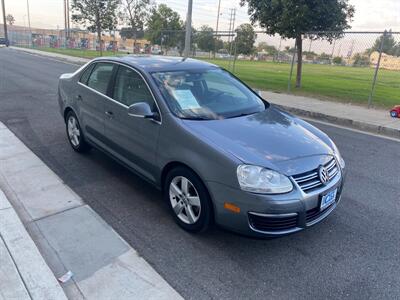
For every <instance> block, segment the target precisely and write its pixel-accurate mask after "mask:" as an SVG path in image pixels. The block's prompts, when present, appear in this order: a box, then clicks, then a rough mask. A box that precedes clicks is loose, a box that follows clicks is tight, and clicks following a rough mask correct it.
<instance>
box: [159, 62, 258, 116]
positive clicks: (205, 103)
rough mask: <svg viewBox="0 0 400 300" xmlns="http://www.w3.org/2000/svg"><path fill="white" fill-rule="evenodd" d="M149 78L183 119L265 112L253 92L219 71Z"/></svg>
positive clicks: (184, 72) (160, 74) (179, 72)
mask: <svg viewBox="0 0 400 300" xmlns="http://www.w3.org/2000/svg"><path fill="white" fill-rule="evenodd" d="M152 75H153V78H154V79H155V81H156V82H157V85H158V87H159V88H160V90H161V93H162V94H163V96H164V98H165V99H166V101H167V103H168V106H169V107H170V109H171V110H172V111H173V112H174V114H175V115H177V116H178V117H180V118H183V119H199V120H217V119H225V118H234V117H239V116H243V115H249V114H254V113H257V112H260V111H263V110H265V103H264V102H263V101H262V100H261V99H260V98H259V97H258V96H257V95H256V94H255V93H254V92H253V91H251V90H250V89H249V88H248V87H246V86H245V85H244V84H243V83H241V82H240V81H239V80H237V79H236V78H235V77H233V76H232V75H231V74H230V73H228V72H226V71H224V70H221V69H207V70H194V71H174V72H157V73H153V74H152Z"/></svg>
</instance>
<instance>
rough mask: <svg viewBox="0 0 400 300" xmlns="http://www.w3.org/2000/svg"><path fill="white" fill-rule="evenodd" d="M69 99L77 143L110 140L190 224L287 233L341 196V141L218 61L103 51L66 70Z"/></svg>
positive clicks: (104, 146) (66, 111) (71, 134)
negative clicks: (278, 104)
mask: <svg viewBox="0 0 400 300" xmlns="http://www.w3.org/2000/svg"><path fill="white" fill-rule="evenodd" d="M58 99H59V104H60V112H61V114H62V116H63V118H64V120H65V123H66V132H67V136H68V139H69V142H70V144H71V146H72V148H73V149H74V150H75V151H77V152H85V151H88V150H89V149H91V148H92V147H95V148H97V149H100V150H101V151H104V152H105V153H107V154H108V155H110V156H111V157H112V158H114V159H115V160H117V161H118V162H120V163H121V164H123V165H125V166H126V167H127V168H129V169H130V170H132V171H133V172H135V173H137V174H138V175H140V176H142V177H143V178H144V179H146V180H147V181H149V182H150V183H152V184H154V185H155V186H156V187H157V188H159V189H161V190H162V192H163V197H164V198H165V201H166V202H167V203H168V206H169V208H170V211H171V214H172V216H173V217H174V219H175V220H176V222H177V223H178V225H180V226H181V227H182V228H184V229H185V230H188V231H191V232H200V231H204V230H206V229H207V228H208V227H209V226H210V225H211V224H213V223H214V222H215V223H217V224H219V225H221V226H223V227H225V228H227V229H230V230H233V231H236V232H239V233H243V234H247V235H252V236H267V237H273V236H280V235H285V234H289V233H293V232H297V231H300V230H302V229H305V228H307V227H310V226H312V225H314V224H316V223H318V222H320V221H321V220H323V219H324V218H325V217H327V216H328V215H329V214H330V213H331V212H332V211H333V210H334V209H335V208H336V206H337V204H338V203H339V201H340V198H341V194H342V189H343V182H344V177H345V162H344V160H343V158H342V157H341V155H340V153H339V150H338V149H337V147H336V146H335V144H334V143H333V142H332V140H331V139H330V138H329V137H328V136H327V135H326V134H324V133H323V132H321V131H320V130H318V129H317V128H315V127H313V126H312V125H310V124H309V123H307V122H305V121H303V120H301V119H299V118H296V117H294V116H292V115H290V114H288V113H286V112H284V111H282V110H280V109H278V108H277V107H274V106H273V105H271V104H269V103H268V102H267V101H265V100H264V99H262V98H261V97H260V96H259V95H258V94H257V93H256V92H254V91H253V90H252V89H250V88H249V87H248V86H246V84H244V83H243V82H241V81H240V80H239V79H238V78H236V77H235V76H233V75H232V74H230V73H229V72H227V71H225V70H223V69H221V68H219V67H217V66H215V65H212V64H209V63H205V62H200V61H197V60H192V59H181V58H170V57H157V56H126V57H122V58H98V59H95V60H93V61H91V62H89V63H88V64H86V65H84V66H83V67H82V68H80V69H79V70H77V71H76V72H75V73H72V74H63V75H62V76H61V77H60V82H59V97H58Z"/></svg>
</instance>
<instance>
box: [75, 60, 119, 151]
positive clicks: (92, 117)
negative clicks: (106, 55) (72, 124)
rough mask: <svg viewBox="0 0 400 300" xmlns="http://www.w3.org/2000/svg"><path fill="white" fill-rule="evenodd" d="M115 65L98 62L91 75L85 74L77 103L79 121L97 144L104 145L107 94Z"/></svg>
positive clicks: (87, 135)
mask: <svg viewBox="0 0 400 300" xmlns="http://www.w3.org/2000/svg"><path fill="white" fill-rule="evenodd" d="M114 66H115V65H114V64H113V63H108V62H98V63H95V65H94V66H93V67H92V69H91V70H88V72H89V71H90V74H87V73H86V72H85V73H83V75H82V77H81V79H80V81H79V84H78V86H79V87H78V93H77V95H76V101H77V103H78V105H77V106H78V107H79V119H80V123H81V127H83V131H84V134H85V136H86V137H87V138H88V139H90V140H92V141H93V142H95V143H98V144H100V145H101V146H102V145H104V119H105V103H106V99H107V96H106V95H107V92H108V90H109V88H110V81H111V78H112V73H113V69H114Z"/></svg>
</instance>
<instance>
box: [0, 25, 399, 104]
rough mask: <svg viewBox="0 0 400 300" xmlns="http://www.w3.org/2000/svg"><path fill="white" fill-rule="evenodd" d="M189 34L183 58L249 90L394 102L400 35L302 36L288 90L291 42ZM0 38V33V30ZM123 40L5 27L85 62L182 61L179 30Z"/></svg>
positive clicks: (22, 40) (14, 39)
mask: <svg viewBox="0 0 400 300" xmlns="http://www.w3.org/2000/svg"><path fill="white" fill-rule="evenodd" d="M254 33H255V34H256V35H255V36H253V37H254V43H253V41H252V40H251V38H250V39H248V40H246V39H242V38H238V33H237V32H232V31H231V32H229V31H219V32H217V33H216V32H213V31H207V32H203V31H194V32H193V33H192V44H191V51H190V56H191V57H195V58H198V59H203V60H207V61H210V62H212V63H215V64H217V65H220V66H221V67H223V68H225V69H228V70H229V71H231V72H233V73H234V74H235V75H237V76H238V77H240V78H241V79H242V80H244V81H245V82H247V83H248V84H249V85H250V86H252V87H254V88H256V89H260V90H269V91H275V92H286V93H294V94H300V95H306V96H312V97H315V98H319V99H328V100H329V99H331V100H335V101H344V102H349V103H361V104H365V105H370V104H372V105H374V106H380V107H389V106H392V105H394V104H398V103H399V102H400V33H395V32H377V33H376V32H347V33H344V34H343V35H341V37H340V38H337V39H334V40H332V41H327V40H321V39H311V38H309V37H308V36H310V35H305V36H304V39H303V45H302V48H303V49H302V50H303V51H302V62H303V68H302V82H301V87H296V75H297V62H298V55H297V49H296V45H295V41H294V40H292V39H283V38H281V37H279V36H277V35H276V36H270V35H267V34H265V33H263V32H254ZM0 35H1V29H0ZM135 36H136V38H135V39H133V38H132V36H130V38H127V36H126V35H125V34H122V32H121V33H120V32H118V31H111V32H104V33H103V34H102V39H101V42H100V43H99V41H98V39H97V36H96V35H95V34H94V33H90V32H88V31H85V30H77V29H73V30H71V31H70V32H66V31H64V30H46V29H28V28H24V27H17V26H10V28H9V40H10V44H11V45H14V46H20V47H32V48H37V49H41V50H45V51H51V52H59V53H64V54H69V55H75V56H81V57H87V58H93V57H96V56H99V55H100V50H102V54H103V55H107V56H109V55H126V54H132V53H135V54H153V55H168V56H182V55H183V50H184V41H185V31H173V30H163V31H159V32H145V33H143V32H142V33H141V34H140V33H139V34H135Z"/></svg>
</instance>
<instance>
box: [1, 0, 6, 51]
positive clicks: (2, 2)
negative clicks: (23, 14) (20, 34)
mask: <svg viewBox="0 0 400 300" xmlns="http://www.w3.org/2000/svg"><path fill="white" fill-rule="evenodd" d="M1 7H2V10H3V26H4V37H5V39H6V42H7V44H8V32H7V20H6V6H5V4H4V0H1Z"/></svg>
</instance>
